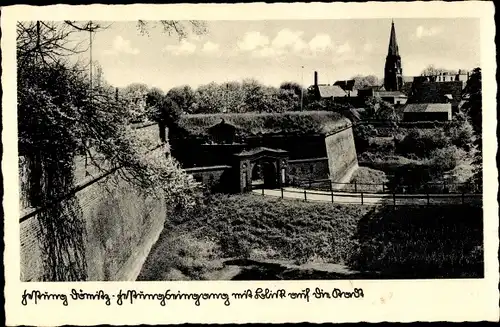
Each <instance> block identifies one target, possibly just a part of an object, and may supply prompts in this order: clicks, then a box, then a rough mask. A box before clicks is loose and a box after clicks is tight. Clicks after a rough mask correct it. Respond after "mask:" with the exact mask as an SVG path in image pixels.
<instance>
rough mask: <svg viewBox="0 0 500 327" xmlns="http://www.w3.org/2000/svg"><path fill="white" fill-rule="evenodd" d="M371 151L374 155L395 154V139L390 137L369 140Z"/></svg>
mask: <svg viewBox="0 0 500 327" xmlns="http://www.w3.org/2000/svg"><path fill="white" fill-rule="evenodd" d="M369 149H370V151H371V152H373V153H384V154H394V150H395V145H394V139H393V138H388V137H372V138H370V139H369Z"/></svg>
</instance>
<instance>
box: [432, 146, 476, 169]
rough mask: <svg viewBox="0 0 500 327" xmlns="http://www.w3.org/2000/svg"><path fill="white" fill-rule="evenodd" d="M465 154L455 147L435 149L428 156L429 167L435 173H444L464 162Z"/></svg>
mask: <svg viewBox="0 0 500 327" xmlns="http://www.w3.org/2000/svg"><path fill="white" fill-rule="evenodd" d="M466 156H467V153H466V152H465V151H464V150H463V149H460V148H457V147H456V146H455V145H450V146H447V147H445V148H439V149H435V150H433V151H432V152H431V154H430V156H429V157H430V161H431V165H432V166H433V167H434V169H435V170H436V171H440V172H445V171H448V170H451V169H454V168H455V167H456V166H457V165H458V164H459V163H460V162H463V161H465V160H466Z"/></svg>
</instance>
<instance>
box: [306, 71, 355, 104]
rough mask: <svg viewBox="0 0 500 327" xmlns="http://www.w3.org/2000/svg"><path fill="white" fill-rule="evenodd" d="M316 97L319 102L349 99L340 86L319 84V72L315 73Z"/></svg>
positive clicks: (314, 89) (314, 91)
mask: <svg viewBox="0 0 500 327" xmlns="http://www.w3.org/2000/svg"><path fill="white" fill-rule="evenodd" d="M313 93H314V97H315V98H316V99H317V100H323V99H332V100H334V101H335V99H336V98H344V97H347V92H346V91H344V90H343V89H342V87H340V86H339V85H330V84H318V72H314V85H313Z"/></svg>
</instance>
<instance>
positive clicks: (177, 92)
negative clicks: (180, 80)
mask: <svg viewBox="0 0 500 327" xmlns="http://www.w3.org/2000/svg"><path fill="white" fill-rule="evenodd" d="M167 97H169V98H170V99H171V100H172V101H174V102H175V103H177V105H178V106H179V108H180V109H181V110H182V111H183V112H184V113H187V114H190V113H194V107H193V105H194V104H195V102H196V99H195V92H194V91H193V89H192V88H191V86H189V85H184V86H179V87H174V88H172V89H170V90H169V91H168V92H167Z"/></svg>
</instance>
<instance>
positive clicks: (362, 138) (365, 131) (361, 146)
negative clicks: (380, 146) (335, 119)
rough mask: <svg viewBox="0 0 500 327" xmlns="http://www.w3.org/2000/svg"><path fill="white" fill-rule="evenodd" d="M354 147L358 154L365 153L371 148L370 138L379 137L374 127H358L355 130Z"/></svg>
mask: <svg viewBox="0 0 500 327" xmlns="http://www.w3.org/2000/svg"><path fill="white" fill-rule="evenodd" d="M353 134H354V145H355V147H356V151H357V152H358V153H362V152H365V151H366V150H367V149H368V147H369V146H370V138H371V137H373V136H376V135H377V130H376V129H375V128H374V127H373V125H364V124H363V125H357V126H355V127H354V129H353Z"/></svg>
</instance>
